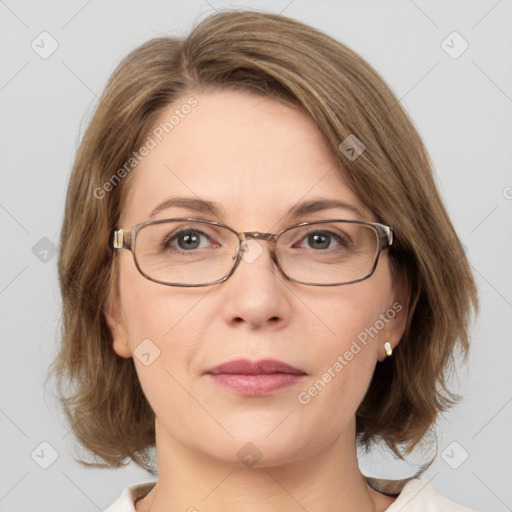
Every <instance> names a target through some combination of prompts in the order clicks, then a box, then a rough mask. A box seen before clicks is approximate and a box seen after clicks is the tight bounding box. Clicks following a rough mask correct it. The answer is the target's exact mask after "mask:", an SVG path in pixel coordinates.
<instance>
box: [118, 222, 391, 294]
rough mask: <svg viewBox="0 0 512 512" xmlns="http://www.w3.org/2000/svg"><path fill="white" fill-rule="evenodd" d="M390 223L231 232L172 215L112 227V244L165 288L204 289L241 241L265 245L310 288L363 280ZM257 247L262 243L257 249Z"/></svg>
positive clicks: (243, 249) (237, 253)
mask: <svg viewBox="0 0 512 512" xmlns="http://www.w3.org/2000/svg"><path fill="white" fill-rule="evenodd" d="M393 234H394V231H393V228H391V227H389V226H385V225H383V224H378V223H376V222H365V221H359V220H340V219H336V220H321V221H316V222H303V223H301V224H297V225H294V226H290V227H287V228H284V229H282V230H281V231H279V233H277V234H272V233H259V232H257V231H247V232H244V233H238V232H237V231H235V230H234V229H232V228H230V227H228V226H226V225H224V224H220V223H219V222H215V221H210V220H203V219H194V218H179V219H165V220H155V221H149V222H143V223H141V224H137V225H135V226H133V227H132V228H131V230H125V229H113V230H112V231H111V233H110V237H109V245H110V247H111V248H113V249H115V250H117V249H128V250H130V251H131V252H132V255H133V259H134V262H135V265H136V267H137V269H138V270H139V272H140V273H141V274H142V275H143V276H144V277H145V278H147V279H149V280H150V281H154V282H156V283H160V284H164V285H168V286H208V285H212V284H217V283H221V282H223V281H226V280H227V279H228V278H229V277H230V276H231V275H233V273H234V271H235V270H236V268H237V266H238V265H239V263H240V261H241V260H242V259H244V260H245V261H247V262H248V263H251V262H252V261H254V259H255V258H256V257H258V256H259V254H258V255H256V256H254V254H255V253H253V255H252V256H250V254H251V251H249V253H247V241H248V240H249V239H251V238H252V239H254V240H266V241H268V242H270V244H271V246H270V253H271V256H272V260H273V261H274V262H275V264H276V266H277V268H278V269H279V270H280V272H281V273H282V274H283V275H284V276H285V277H286V278H287V279H289V280H291V281H294V282H297V283H301V284H306V285H312V286H337V285H343V284H350V283H355V282H358V281H362V280H363V279H367V278H368V277H370V276H371V275H372V274H373V272H374V271H375V268H376V267H377V262H378V260H379V255H380V253H381V252H382V251H383V250H384V249H386V248H387V247H389V246H391V244H392V243H393ZM260 248H261V246H260Z"/></svg>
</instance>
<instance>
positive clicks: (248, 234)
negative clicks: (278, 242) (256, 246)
mask: <svg viewBox="0 0 512 512" xmlns="http://www.w3.org/2000/svg"><path fill="white" fill-rule="evenodd" d="M240 238H241V240H242V241H244V240H248V239H249V238H253V239H254V240H267V241H273V240H275V239H276V238H277V236H276V235H274V234H273V233H260V232H259V231H244V232H243V233H240Z"/></svg>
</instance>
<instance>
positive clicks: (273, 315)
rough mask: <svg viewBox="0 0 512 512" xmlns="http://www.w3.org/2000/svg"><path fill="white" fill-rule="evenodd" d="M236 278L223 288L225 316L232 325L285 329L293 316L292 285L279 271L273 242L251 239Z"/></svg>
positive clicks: (245, 247)
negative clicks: (274, 255) (272, 245)
mask: <svg viewBox="0 0 512 512" xmlns="http://www.w3.org/2000/svg"><path fill="white" fill-rule="evenodd" d="M242 249H243V256H242V259H241V261H240V263H239V264H238V267H237V268H236V270H235V272H234V273H233V275H232V276H231V277H230V278H229V279H228V280H227V281H225V282H224V283H223V284H222V286H223V288H224V291H225V295H224V297H223V299H225V300H224V303H223V315H224V318H225V320H226V322H227V323H229V324H231V325H242V324H243V325H247V326H248V327H249V328H250V329H257V328H263V327H264V326H266V325H268V327H269V328H274V329H275V328H281V327H283V326H284V325H285V324H286V323H287V322H288V319H289V315H290V301H289V298H290V293H291V292H290V291H289V287H290V285H289V284H288V282H285V278H284V276H282V274H281V273H280V271H279V269H278V268H277V266H276V264H275V262H274V260H273V258H272V254H271V252H270V250H269V242H267V241H263V240H255V239H252V238H249V239H247V240H245V241H244V243H243V246H242Z"/></svg>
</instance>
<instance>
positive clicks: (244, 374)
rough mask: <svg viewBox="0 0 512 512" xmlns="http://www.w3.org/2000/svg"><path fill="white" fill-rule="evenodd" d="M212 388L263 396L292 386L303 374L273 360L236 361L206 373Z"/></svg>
mask: <svg viewBox="0 0 512 512" xmlns="http://www.w3.org/2000/svg"><path fill="white" fill-rule="evenodd" d="M205 374H206V375H208V376H209V377H210V378H211V379H212V380H213V381H214V382H215V383H216V384H218V385H219V386H222V387H224V388H228V389H230V390H231V391H234V392H235V393H237V394H239V395H246V396H264V395H270V394H272V393H275V392H277V391H279V390H281V389H284V388H287V387H289V386H293V385H296V384H297V383H298V382H299V381H301V380H302V379H303V378H304V377H305V376H306V375H307V374H306V372H304V371H303V370H301V369H299V368H295V367H294V366H291V365H289V364H287V363H284V362H283V361H279V360H277V359H262V360H260V361H249V360H247V359H237V360H235V361H229V362H227V363H222V364H220V365H218V366H215V367H213V368H210V369H209V370H206V372H205Z"/></svg>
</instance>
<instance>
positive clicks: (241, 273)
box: [107, 91, 403, 466]
mask: <svg viewBox="0 0 512 512" xmlns="http://www.w3.org/2000/svg"><path fill="white" fill-rule="evenodd" d="M193 96H194V97H195V99H196V100H197V105H196V106H195V107H194V108H192V109H185V110H187V111H188V110H190V112H189V113H188V114H187V115H183V116H182V117H180V119H179V123H177V124H175V125H173V128H172V130H169V133H168V134H166V133H165V131H164V132H163V135H162V134H160V132H161V131H162V130H160V131H158V132H156V133H159V134H160V138H161V139H162V140H159V138H158V137H156V136H155V135H154V133H155V132H153V135H152V137H153V139H154V141H155V142H156V147H154V148H153V149H151V150H150V151H149V154H147V156H145V157H144V158H143V160H142V161H141V162H140V164H139V165H138V167H137V169H136V170H134V171H132V172H134V173H135V175H133V176H131V178H132V181H131V183H130V190H129V193H128V196H127V201H126V204H124V205H123V213H122V218H121V222H120V226H121V227H123V228H126V229H129V228H131V227H132V226H133V225H134V224H138V223H141V222H144V221H147V220H151V219H166V218H175V217H196V218H203V219H207V220H215V221H218V222H222V223H224V224H227V225H228V226H231V227H232V228H234V229H235V230H237V231H260V232H271V233H277V232H278V231H279V230H281V229H282V228H284V227H287V226H290V225H292V224H296V223H299V222H306V221H315V220H322V219H333V218H336V219H360V220H368V221H375V220H376V219H375V218H373V216H372V215H371V213H370V212H369V211H368V209H367V208H365V207H364V206H363V205H362V204H361V202H360V201H359V200H358V197H356V196H355V195H354V193H353V192H352V191H351V190H350V189H349V188H348V186H347V185H346V184H345V183H344V181H343V180H342V179H341V177H340V173H339V171H338V169H337V164H336V162H335V161H334V160H333V158H332V157H331V156H330V154H329V152H328V150H327V148H326V146H325V144H324V142H323V139H322V137H321V135H320V133H319V132H318V131H317V128H316V127H315V125H314V124H313V123H312V122H311V121H310V120H308V118H306V117H305V116H304V115H303V114H302V113H299V112H297V111H295V110H294V109H292V108H290V107H288V106H285V105H283V104H281V103H279V102H277V101H275V100H272V99H268V98H261V97H258V96H253V95H251V94H246V93H239V92H228V91H217V92H208V93H198V94H194V95H193ZM189 97H190V95H189V96H186V97H184V98H182V99H181V100H180V101H177V102H176V103H175V104H173V105H172V106H171V107H169V108H168V109H167V110H166V111H165V112H164V113H163V115H162V118H161V122H162V123H165V122H166V121H168V120H169V118H170V117H171V115H173V113H174V111H175V110H176V109H180V106H181V105H183V104H185V103H186V102H187V99H188V98H189ZM340 142H341V141H340ZM175 196H184V197H188V198H192V199H196V200H198V199H200V200H204V201H210V202H214V203H216V205H217V206H218V209H219V212H218V216H213V215H212V214H211V213H208V212H206V211H197V210H194V209H189V208H185V207H183V206H179V207H178V206H172V207H169V208H166V209H161V210H160V211H158V212H157V213H156V214H155V215H154V216H153V217H152V216H151V213H152V211H153V210H154V209H155V208H156V207H157V205H160V204H161V203H162V202H163V201H165V200H166V199H168V198H170V197H175ZM318 199H327V200H339V201H342V202H343V203H346V205H348V206H347V207H335V208H329V209H324V210H320V211H315V212H312V213H309V214H307V215H305V216H303V217H300V218H295V219H293V221H291V219H290V218H288V216H287V212H288V211H289V210H290V209H291V208H292V207H295V206H296V205H297V204H299V203H302V202H307V201H312V200H318ZM357 210H359V212H360V215H358V214H357V213H356V211H357ZM251 244H253V245H252V246H251ZM254 244H255V245H254ZM248 246H249V248H250V251H253V252H250V254H252V255H253V257H251V258H247V259H243V260H242V261H241V262H240V265H239V266H238V268H237V269H236V271H235V273H234V274H233V275H232V276H231V277H230V278H229V279H228V280H227V281H225V282H223V283H220V284H215V285H210V286H206V287H197V288H183V287H174V286H165V285H162V284H158V283H155V282H152V281H150V280H148V279H145V278H144V277H143V276H142V275H141V274H140V273H139V272H138V271H137V269H136V267H135V264H134V261H133V258H132V255H131V254H130V252H129V251H118V253H117V255H116V257H117V258H119V290H118V297H113V299H114V300H112V302H111V306H109V309H108V315H107V316H108V319H109V325H110V326H111V329H112V332H113V335H114V343H113V349H114V350H115V352H116V353H117V354H118V355H120V356H122V357H133V359H134V363H135V367H136V369H137V373H138V376H139V378H140V382H141V385H142V388H143V390H144V393H145V395H146V397H147V399H148V401H149V403H150V404H151V407H152V409H153V410H154V412H155V414H156V421H157V433H159V435H160V436H161V437H160V441H159V439H158V437H157V442H165V443H167V444H168V445H169V443H170V445H175V446H182V447H187V448H189V449H191V450H194V451H195V452H199V453H201V454H204V455H208V456H211V457H214V458H216V459H220V460H223V461H226V462H227V461H230V462H233V463H235V464H239V465H241V464H248V460H249V459H250V458H251V457H252V459H253V460H256V459H258V458H259V457H261V459H260V460H259V462H258V465H259V466H261V465H265V464H266V465H269V466H272V465H275V464H283V463H285V462H287V461H289V462H291V461H294V460H296V459H298V458H301V457H305V456H308V455H313V454H314V453H316V452H319V451H320V450H322V449H323V448H325V447H327V446H329V445H332V444H333V443H334V442H335V441H337V440H339V439H345V441H346V442H348V443H355V438H354V432H355V430H354V429H355V412H356V410H357V407H358V405H359V404H360V402H361V401H362V399H363V397H364V395H365V392H366V390H367V388H368V385H369V383H370V380H371V378H372V374H373V372H374V369H375V365H376V364H377V360H378V359H382V358H384V357H385V351H384V343H385V342H386V341H390V342H391V345H392V346H393V347H394V346H395V345H396V344H397V343H398V340H399V338H400V335H401V332H402V320H401V318H402V317H403V313H402V314H399V313H398V310H399V309H401V305H398V304H397V303H396V298H395V295H394V291H393V282H392V279H391V274H390V266H389V261H388V254H387V251H384V252H383V253H382V254H381V256H380V260H379V263H378V266H377V269H376V271H375V273H374V274H373V275H372V276H371V277H370V278H369V279H366V280H364V281H361V282H358V283H353V284H349V285H343V286H330V287H329V286H326V287H320V286H307V285H304V284H299V283H295V282H292V281H289V280H287V279H286V278H285V277H283V275H281V274H280V272H279V270H278V268H277V267H276V265H275V264H274V263H273V261H272V259H271V256H270V252H269V250H268V248H269V243H268V242H266V241H255V240H250V241H249V242H248ZM261 250H262V252H261V253H260V251H261ZM238 359H246V360H249V361H260V360H262V359H277V360H280V361H282V362H285V363H287V364H289V365H291V366H293V367H295V368H297V369H299V370H300V371H301V372H302V375H301V376H299V377H295V378H290V382H291V385H288V386H285V387H282V388H278V389H276V390H274V391H273V392H269V393H268V394H263V395H257V394H251V392H250V391H249V392H247V391H246V392H245V393H244V392H241V391H240V390H237V389H234V388H231V387H225V386H223V385H220V381H222V378H218V377H215V378H214V377H212V375H209V374H208V373H205V372H207V371H208V369H211V368H212V367H215V366H217V365H219V364H221V363H226V362H230V361H233V360H238ZM229 379H230V378H227V380H228V381H229ZM248 379H249V380H250V379H252V380H254V377H249V378H248ZM242 380H243V379H242ZM238 382H239V381H238ZM315 383H316V384H315ZM340 436H341V437H340ZM163 439H165V441H162V440H163ZM246 456H248V457H249V459H248V458H247V457H246ZM249 465H250V464H249Z"/></svg>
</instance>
